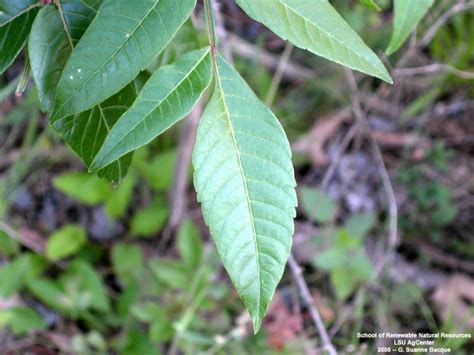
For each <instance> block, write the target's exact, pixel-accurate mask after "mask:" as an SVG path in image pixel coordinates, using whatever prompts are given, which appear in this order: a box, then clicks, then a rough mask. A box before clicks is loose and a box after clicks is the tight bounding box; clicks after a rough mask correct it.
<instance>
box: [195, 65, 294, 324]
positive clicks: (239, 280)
mask: <svg viewBox="0 0 474 355" xmlns="http://www.w3.org/2000/svg"><path fill="white" fill-rule="evenodd" d="M215 85H216V86H215V89H214V94H213V96H212V99H211V101H210V102H209V104H208V106H207V108H206V110H205V112H204V114H203V117H202V119H201V122H200V124H199V128H198V132H197V137H196V145H195V148H194V152H193V165H194V169H195V172H194V184H195V186H196V190H197V192H198V200H199V201H200V202H201V204H202V210H203V214H204V219H205V221H206V223H207V225H208V226H209V228H210V231H211V235H212V237H213V239H214V241H215V243H216V246H217V249H218V251H219V255H220V257H221V259H222V261H223V263H224V266H225V268H226V270H227V272H228V273H229V275H230V277H231V279H232V282H233V284H234V286H235V288H236V289H237V291H238V293H239V295H240V297H241V298H242V300H243V302H244V304H245V306H246V307H247V309H248V310H249V312H250V315H251V317H252V320H253V323H254V329H255V330H258V329H259V327H260V325H261V321H262V318H263V316H264V314H265V312H266V310H267V308H268V305H269V303H270V300H271V298H272V296H273V294H274V292H275V288H276V286H277V284H278V282H279V281H280V278H281V276H282V274H283V271H284V268H285V264H286V262H287V259H288V256H289V253H290V248H291V237H292V234H293V229H294V226H293V218H294V217H295V206H296V204H297V201H296V193H295V189H294V187H295V185H296V183H295V179H294V173H293V166H292V163H291V150H290V145H289V143H288V139H287V138H286V136H285V132H284V131H283V129H282V127H281V125H280V123H279V122H278V120H277V119H276V117H275V116H274V115H273V113H272V112H271V111H270V110H269V109H268V108H267V107H266V106H265V105H264V104H263V103H262V102H261V101H260V100H259V99H258V98H257V97H256V96H255V94H254V93H253V92H252V90H251V89H250V88H249V87H248V85H247V84H246V83H245V81H244V80H243V79H242V78H241V77H240V75H239V74H238V73H237V72H236V71H235V69H233V68H232V67H231V66H230V65H229V64H228V63H227V62H225V61H224V59H222V57H220V56H219V57H218V58H217V65H216V84H215Z"/></svg>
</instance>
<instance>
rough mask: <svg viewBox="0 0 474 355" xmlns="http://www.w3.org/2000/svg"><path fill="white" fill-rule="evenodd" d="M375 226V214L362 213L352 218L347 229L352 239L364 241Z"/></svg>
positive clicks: (348, 221)
mask: <svg viewBox="0 0 474 355" xmlns="http://www.w3.org/2000/svg"><path fill="white" fill-rule="evenodd" d="M374 226H375V215H374V214H373V213H369V212H367V213H361V214H358V215H355V216H351V217H350V218H349V219H348V220H347V222H346V224H345V227H346V229H347V231H348V232H349V234H350V235H351V237H353V238H357V239H359V240H363V239H364V238H365V237H366V236H367V234H368V233H369V232H370V230H371V229H372V228H374Z"/></svg>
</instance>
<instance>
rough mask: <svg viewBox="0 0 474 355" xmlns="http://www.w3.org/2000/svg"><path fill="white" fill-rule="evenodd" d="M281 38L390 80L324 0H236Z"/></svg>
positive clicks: (363, 45) (350, 29)
mask: <svg viewBox="0 0 474 355" xmlns="http://www.w3.org/2000/svg"><path fill="white" fill-rule="evenodd" d="M237 3H238V4H239V5H240V7H242V9H243V10H244V11H245V12H246V13H247V14H248V15H249V16H250V17H252V18H254V19H255V20H257V21H259V22H262V23H263V24H264V25H266V26H267V27H268V28H270V29H271V30H272V31H273V32H275V33H276V34H277V35H278V36H280V37H281V38H283V39H285V40H288V41H290V42H292V43H293V44H295V45H296V46H298V47H300V48H303V49H307V50H308V51H310V52H312V53H314V54H317V55H319V56H321V57H324V58H326V59H329V60H331V61H333V62H336V63H339V64H342V65H345V66H346V67H349V68H351V69H355V70H358V71H360V72H363V73H366V74H369V75H372V76H375V77H377V78H380V79H382V80H384V81H386V82H388V83H392V78H391V77H390V74H389V73H388V72H387V69H385V67H384V65H383V64H382V62H381V61H380V59H379V58H378V57H377V55H375V53H374V52H372V50H371V49H370V48H369V47H367V45H366V44H365V43H364V41H363V40H362V39H361V38H360V37H359V36H358V35H357V33H356V32H355V31H354V30H352V28H351V27H350V26H349V25H348V24H347V23H346V22H345V21H344V19H343V18H342V17H341V16H340V15H339V14H338V12H337V11H336V10H335V9H334V8H333V7H332V5H331V4H330V3H329V2H328V1H327V0H259V1H254V0H237Z"/></svg>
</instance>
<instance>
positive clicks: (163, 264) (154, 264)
mask: <svg viewBox="0 0 474 355" xmlns="http://www.w3.org/2000/svg"><path fill="white" fill-rule="evenodd" d="M150 268H151V270H152V271H153V274H154V275H155V277H156V278H157V279H158V280H159V281H161V282H163V283H164V284H166V285H167V286H170V287H173V288H179V289H183V290H186V289H187V288H188V287H189V285H190V284H191V277H192V274H190V273H189V270H188V269H187V268H186V267H185V266H184V265H183V263H181V262H179V261H176V260H152V261H151V262H150Z"/></svg>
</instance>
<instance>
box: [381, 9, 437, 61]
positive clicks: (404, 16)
mask: <svg viewBox="0 0 474 355" xmlns="http://www.w3.org/2000/svg"><path fill="white" fill-rule="evenodd" d="M394 1H395V4H394V10H395V15H394V21H393V33H392V38H391V39H390V44H389V45H388V48H387V50H386V53H387V54H389V55H390V54H393V53H395V52H396V51H397V50H398V49H399V48H400V47H401V46H402V45H403V43H405V41H406V40H407V38H408V36H409V35H410V33H411V32H412V31H413V30H414V29H415V27H416V25H417V24H418V22H420V21H421V19H422V18H423V17H424V16H425V15H426V13H427V12H428V10H429V9H430V7H431V6H432V5H433V0H416V1H413V0H394Z"/></svg>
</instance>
